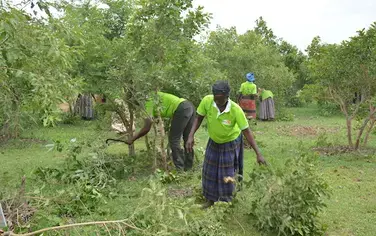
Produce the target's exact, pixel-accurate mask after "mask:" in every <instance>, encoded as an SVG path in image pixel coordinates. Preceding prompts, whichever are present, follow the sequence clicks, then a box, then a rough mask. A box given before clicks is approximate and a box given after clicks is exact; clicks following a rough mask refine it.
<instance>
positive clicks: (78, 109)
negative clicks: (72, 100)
mask: <svg viewBox="0 0 376 236" xmlns="http://www.w3.org/2000/svg"><path fill="white" fill-rule="evenodd" d="M93 100H94V99H93V97H92V96H91V95H90V94H84V95H81V96H79V97H78V98H77V101H76V105H75V114H78V115H79V116H81V117H82V118H84V119H88V120H91V119H94V101H93Z"/></svg>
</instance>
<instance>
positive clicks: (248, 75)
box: [245, 72, 255, 82]
mask: <svg viewBox="0 0 376 236" xmlns="http://www.w3.org/2000/svg"><path fill="white" fill-rule="evenodd" d="M245 77H246V78H247V80H248V81H249V82H254V81H255V75H254V74H253V73H252V72H249V73H248V74H247V75H246V76H245Z"/></svg>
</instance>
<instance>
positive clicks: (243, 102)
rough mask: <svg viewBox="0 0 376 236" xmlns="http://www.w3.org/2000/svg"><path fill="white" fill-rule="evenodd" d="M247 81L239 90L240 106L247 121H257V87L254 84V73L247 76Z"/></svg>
mask: <svg viewBox="0 0 376 236" xmlns="http://www.w3.org/2000/svg"><path fill="white" fill-rule="evenodd" d="M246 78H247V81H246V82H244V83H242V84H241V86H240V89H239V105H240V107H241V108H242V109H243V111H244V113H245V115H246V117H247V119H256V98H257V86H256V84H254V82H255V76H254V74H253V73H248V74H247V75H246Z"/></svg>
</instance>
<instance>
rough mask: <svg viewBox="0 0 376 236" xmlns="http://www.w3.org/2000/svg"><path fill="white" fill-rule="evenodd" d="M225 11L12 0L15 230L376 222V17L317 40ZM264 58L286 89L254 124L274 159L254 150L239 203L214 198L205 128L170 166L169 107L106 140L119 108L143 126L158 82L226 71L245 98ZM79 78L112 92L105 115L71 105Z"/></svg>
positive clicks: (0, 33) (189, 94) (6, 135)
mask: <svg viewBox="0 0 376 236" xmlns="http://www.w3.org/2000/svg"><path fill="white" fill-rule="evenodd" d="M210 17H211V15H210V14H209V13H207V12H205V9H203V8H202V7H194V6H193V4H192V0H98V1H79V0H77V1H70V2H67V1H42V0H37V1H25V2H22V3H21V4H20V5H13V3H12V1H0V51H1V55H0V100H1V101H2V102H1V103H0V148H1V150H0V160H1V161H2V167H1V168H2V171H1V172H0V203H1V205H2V208H3V210H4V212H5V215H6V217H7V220H8V228H7V229H6V230H8V231H9V232H14V233H26V232H34V233H29V234H27V235H37V234H41V233H43V234H44V235H56V234H59V233H63V234H64V233H66V234H69V235H86V234H93V232H95V233H96V234H101V235H102V234H108V235H111V234H115V233H117V234H120V235H125V234H127V235H250V234H251V235H322V234H324V233H326V234H329V235H373V234H372V232H375V231H376V228H375V226H374V224H370V223H369V222H373V221H375V220H376V215H375V207H376V206H375V201H374V199H376V196H375V194H374V191H373V189H374V188H375V187H376V186H375V184H374V183H375V181H374V172H375V169H376V165H375V163H376V161H375V160H376V159H375V157H376V152H375V148H376V146H375V145H374V143H375V142H373V140H374V138H375V135H376V134H375V130H374V127H375V123H376V114H375V112H376V108H375V106H376V100H375V99H376V87H375V86H376V71H375V68H376V65H375V62H376V58H375V55H376V35H375V32H376V25H375V23H374V24H371V25H370V27H369V28H368V29H363V30H360V31H359V32H357V35H356V36H354V37H352V38H350V39H348V40H346V41H343V42H342V43H341V44H325V43H324V42H321V40H320V38H319V37H315V38H314V39H313V40H312V43H311V45H310V46H309V47H308V48H307V50H306V54H305V53H303V52H301V51H299V50H298V49H297V47H295V46H294V45H291V44H290V43H288V42H287V41H285V40H283V39H281V38H278V36H276V35H275V34H274V32H273V30H272V29H270V28H269V27H268V26H267V23H266V21H265V20H264V19H263V18H262V17H260V18H259V19H258V20H257V21H256V27H255V28H254V29H250V30H249V31H247V32H246V33H244V34H239V33H238V32H237V30H236V28H228V29H227V28H222V27H218V28H217V29H216V30H215V31H211V32H208V31H207V28H206V26H207V25H208V23H209V22H210ZM205 33H207V37H206V38H204V39H203V40H197V38H198V36H200V35H203V34H205ZM249 71H253V72H254V73H255V75H256V83H257V85H258V86H259V87H263V88H266V89H270V90H272V91H273V93H274V95H275V100H276V106H277V117H278V121H276V122H265V123H261V124H260V123H259V124H258V125H257V126H253V127H252V128H253V131H254V132H255V136H256V139H257V142H258V144H259V146H260V147H261V148H262V152H263V155H264V156H265V157H266V158H267V160H268V162H269V166H267V167H259V166H255V164H254V163H253V160H254V158H253V156H252V155H253V154H252V153H251V152H250V151H246V161H245V162H246V169H245V171H246V173H248V175H246V176H245V181H244V183H243V184H240V183H237V184H238V187H240V189H241V191H239V192H237V193H236V196H235V200H234V201H233V202H232V203H216V204H215V205H214V206H213V207H212V208H210V209H208V210H206V211H202V210H201V209H200V203H202V202H203V199H202V195H201V190H200V187H199V186H200V171H201V168H200V167H201V163H202V161H203V156H204V155H203V154H204V150H205V149H204V146H205V143H206V141H207V134H206V131H205V130H200V131H199V133H198V135H197V136H198V140H197V142H196V143H197V145H196V154H197V158H196V163H195V166H194V169H193V170H192V171H190V172H187V173H176V172H175V171H173V170H171V169H173V168H171V167H172V164H171V160H170V158H169V150H168V148H166V147H167V145H166V144H165V136H166V133H165V132H166V131H168V121H165V120H162V118H161V117H158V118H157V119H156V122H154V124H153V125H154V129H153V130H154V133H153V134H149V135H148V137H145V140H140V141H137V142H136V143H135V144H133V145H130V146H126V145H124V144H111V145H110V146H108V145H105V143H104V140H105V138H106V137H108V138H112V137H115V134H114V133H113V132H111V131H110V119H109V117H110V116H111V114H112V113H116V114H117V115H118V116H119V117H120V120H121V122H122V123H123V124H124V126H125V127H126V129H127V132H126V134H125V137H124V136H123V137H120V138H127V137H131V136H132V135H133V132H134V131H133V128H132V127H133V126H134V125H136V126H137V127H139V126H140V125H142V123H141V122H142V118H143V116H144V115H145V110H144V103H145V101H146V99H147V98H148V97H149V98H150V97H151V98H154V97H155V96H154V95H153V94H155V93H154V92H155V91H158V90H162V91H165V92H170V93H173V94H175V95H177V96H180V97H184V98H186V99H188V100H190V101H192V102H193V103H194V104H195V105H196V106H197V105H198V103H199V101H200V99H201V98H202V97H203V96H204V95H206V94H209V93H210V86H211V84H212V83H213V81H216V80H219V79H224V80H228V81H229V82H230V84H231V87H232V89H233V91H232V93H231V96H232V97H233V99H235V96H236V90H237V88H238V87H239V86H240V84H241V83H242V82H243V81H244V80H245V78H244V77H245V74H246V73H247V72H249ZM79 93H91V94H102V95H104V96H105V97H106V100H107V102H106V103H105V104H101V105H96V106H95V109H96V110H101V113H100V114H99V116H98V119H97V120H95V121H90V122H89V121H87V122H84V121H80V120H79V119H78V118H77V117H74V114H68V115H67V114H64V113H63V112H62V111H61V110H60V109H59V104H60V103H62V102H68V103H70V104H71V105H72V104H73V103H74V101H75V100H76V97H77V95H78V94H79ZM119 101H121V102H119ZM341 114H342V116H340V115H341ZM144 141H145V142H144ZM20 183H21V184H20ZM329 196H331V198H329Z"/></svg>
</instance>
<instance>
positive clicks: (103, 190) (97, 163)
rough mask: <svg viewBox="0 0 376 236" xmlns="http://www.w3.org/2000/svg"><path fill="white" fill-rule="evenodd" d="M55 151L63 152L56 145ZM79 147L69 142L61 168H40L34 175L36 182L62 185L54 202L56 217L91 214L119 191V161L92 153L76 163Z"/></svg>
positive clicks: (120, 164) (99, 153) (120, 169)
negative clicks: (66, 155) (66, 156)
mask: <svg viewBox="0 0 376 236" xmlns="http://www.w3.org/2000/svg"><path fill="white" fill-rule="evenodd" d="M52 148H56V150H57V151H59V152H61V151H63V150H64V147H63V145H62V144H61V143H60V142H56V143H55V146H54V147H52ZM81 150H82V144H80V143H77V142H76V141H75V140H74V139H73V140H71V143H70V145H69V146H68V158H67V160H66V161H65V163H64V165H63V166H62V167H60V168H46V167H39V168H37V170H36V171H35V172H34V173H35V175H36V176H37V177H38V179H39V180H41V181H43V182H44V183H49V184H59V185H62V186H65V187H64V188H63V189H61V190H59V191H58V193H57V197H56V198H57V199H59V200H58V201H56V202H55V203H56V204H57V205H58V208H57V209H58V212H57V214H58V215H59V216H77V215H85V214H90V212H92V211H93V210H94V209H95V208H96V207H97V206H98V204H101V203H105V202H106V198H113V197H116V195H117V192H118V190H117V189H116V187H117V181H116V177H118V178H119V176H117V175H118V174H119V173H120V172H122V171H123V169H122V168H123V162H122V160H121V159H108V158H105V154H104V153H103V152H99V151H97V152H95V153H91V154H90V157H86V158H84V159H83V160H79V159H78V158H77V157H78V155H79V154H80V153H81Z"/></svg>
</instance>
